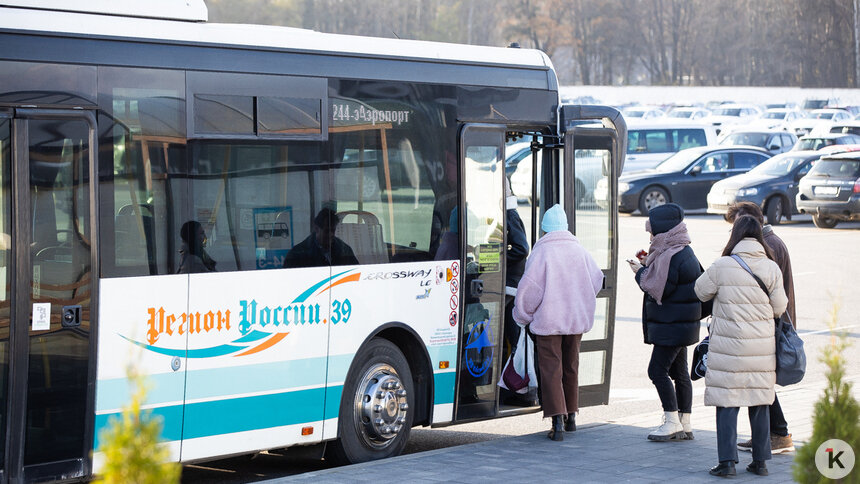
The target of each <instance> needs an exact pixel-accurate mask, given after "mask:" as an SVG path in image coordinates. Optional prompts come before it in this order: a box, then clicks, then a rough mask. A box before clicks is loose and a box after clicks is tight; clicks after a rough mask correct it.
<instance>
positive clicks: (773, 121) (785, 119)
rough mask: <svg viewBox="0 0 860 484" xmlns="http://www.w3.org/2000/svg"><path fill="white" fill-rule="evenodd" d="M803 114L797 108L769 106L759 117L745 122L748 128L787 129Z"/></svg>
mask: <svg viewBox="0 0 860 484" xmlns="http://www.w3.org/2000/svg"><path fill="white" fill-rule="evenodd" d="M802 117H803V114H802V113H801V112H800V111H798V110H797V109H786V108H769V109H768V110H767V111H765V112H764V114H762V115H761V117H760V118H758V119H754V120H752V121H750V122H749V123H748V124H747V127H748V128H750V129H781V130H783V131H789V130H790V125H791V123H793V122H794V121H797V120H798V119H800V118H802Z"/></svg>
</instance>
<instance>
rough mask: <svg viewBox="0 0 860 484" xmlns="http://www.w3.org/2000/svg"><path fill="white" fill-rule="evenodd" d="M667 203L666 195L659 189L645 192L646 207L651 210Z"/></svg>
mask: <svg viewBox="0 0 860 484" xmlns="http://www.w3.org/2000/svg"><path fill="white" fill-rule="evenodd" d="M665 204H666V197H664V196H663V194H662V193H660V192H658V191H653V192H648V193H647V194H645V208H647V209H648V210H651V209H652V208H654V207H659V206H660V205H665Z"/></svg>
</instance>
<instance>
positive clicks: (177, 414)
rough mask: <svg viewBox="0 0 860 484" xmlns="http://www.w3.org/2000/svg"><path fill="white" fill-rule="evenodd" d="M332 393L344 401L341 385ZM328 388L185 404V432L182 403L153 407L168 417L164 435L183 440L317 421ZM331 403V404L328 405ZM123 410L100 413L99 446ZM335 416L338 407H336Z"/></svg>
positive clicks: (320, 417) (322, 411)
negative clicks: (103, 432)
mask: <svg viewBox="0 0 860 484" xmlns="http://www.w3.org/2000/svg"><path fill="white" fill-rule="evenodd" d="M328 391H329V394H330V395H332V396H333V397H335V396H336V400H337V401H338V402H339V401H340V394H341V392H342V391H343V388H342V387H341V386H333V387H329V388H328ZM325 393H326V389H325V388H312V389H308V390H298V391H292V392H284V393H275V394H271V395H257V396H252V397H242V398H231V399H225V400H215V401H211V402H198V403H191V404H188V405H186V406H185V415H186V417H185V425H184V431H182V435H180V431H179V429H181V428H183V425H182V410H183V409H182V405H173V406H169V407H159V408H155V409H153V410H152V415H153V416H161V417H163V419H164V421H163V422H164V426H163V429H162V439H164V440H167V441H171V440H174V441H175V440H180V439H183V438H185V439H195V438H200V437H211V436H213V435H223V434H230V433H234V432H246V431H249V430H260V429H266V428H270V427H280V426H283V425H295V424H302V423H307V422H316V421H319V420H322V419H323V416H324V411H325V410H326V409H324V408H323V398H324V395H325ZM326 407H327V406H326ZM112 415H114V416H117V417H119V415H120V414H119V413H112V414H103V415H96V439H95V446H96V448H98V445H99V433H100V432H101V429H102V428H103V427H105V426H106V425H107V424H108V421H109V419H110V417H111V416H112ZM335 416H337V411H336V410H335Z"/></svg>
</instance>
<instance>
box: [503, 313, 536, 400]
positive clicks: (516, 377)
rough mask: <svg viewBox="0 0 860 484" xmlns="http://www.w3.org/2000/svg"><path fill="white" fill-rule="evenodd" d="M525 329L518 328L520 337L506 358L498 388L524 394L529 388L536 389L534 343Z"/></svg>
mask: <svg viewBox="0 0 860 484" xmlns="http://www.w3.org/2000/svg"><path fill="white" fill-rule="evenodd" d="M527 332H528V331H527V328H520V337H519V340H518V341H517V347H516V349H514V353H513V354H512V355H511V356H510V357H508V361H507V362H506V363H505V367H504V369H502V378H501V379H500V380H499V386H500V387H501V388H505V389H507V390H510V391H512V392H516V393H520V394H526V393H528V391H529V387H530V386H531V387H537V378H536V377H535V370H534V342H532V339H531V338H530V337H528V335H527V334H526V333H527Z"/></svg>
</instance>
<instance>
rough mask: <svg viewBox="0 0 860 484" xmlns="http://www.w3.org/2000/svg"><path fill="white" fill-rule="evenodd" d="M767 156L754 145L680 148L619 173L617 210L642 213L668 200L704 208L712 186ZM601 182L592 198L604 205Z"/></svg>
mask: <svg viewBox="0 0 860 484" xmlns="http://www.w3.org/2000/svg"><path fill="white" fill-rule="evenodd" d="M768 158H770V153H768V152H767V150H764V149H762V148H757V147H755V146H701V147H698V148H689V149H686V150H681V151H679V152H677V153H675V154H674V155H672V156H670V157H669V158H667V159H666V160H665V161H664V162H662V163H660V164H659V165H657V167H656V168H654V169H652V170H644V171H635V172H632V173H626V174H624V175H621V177H619V178H618V211H619V212H624V213H629V212H632V211H634V210H636V209H637V208H638V209H639V212H640V213H641V214H642V215H647V214H648V211H649V210H650V209H652V208H654V207H656V206H658V205H663V204H664V203H668V202H674V203H677V204H678V205H680V206H682V207H684V208H685V209H687V210H693V209H702V208H706V207H707V200H706V198H707V195H708V192H709V191H710V190H711V185H713V184H714V183H716V182H718V181H720V180H722V179H723V178H728V177H730V176H732V175H739V174H741V173H746V172H747V171H749V170H750V169H752V168H754V167H756V166H758V165H759V164H761V163H762V162H763V161H765V160H767V159H768ZM601 182H602V183H605V180H601ZM600 185H601V184H600V183H598V185H597V189H596V190H595V191H594V193H595V199H596V201H597V204H598V205H599V206H602V207H604V208H605V207H606V196H605V193H606V190H601V186H600ZM601 198H602V200H601ZM601 203H602V205H601Z"/></svg>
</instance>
